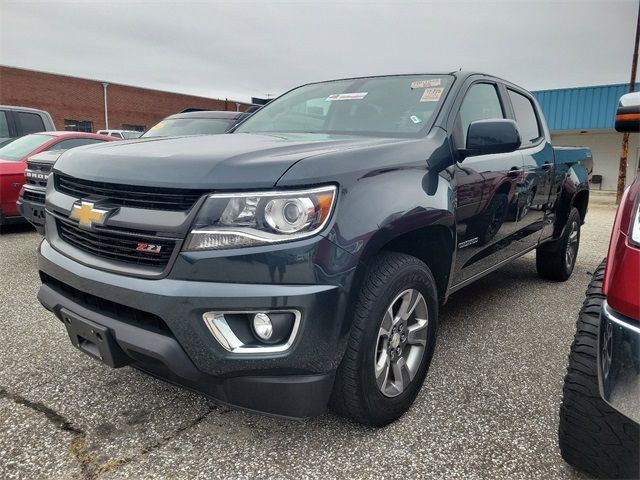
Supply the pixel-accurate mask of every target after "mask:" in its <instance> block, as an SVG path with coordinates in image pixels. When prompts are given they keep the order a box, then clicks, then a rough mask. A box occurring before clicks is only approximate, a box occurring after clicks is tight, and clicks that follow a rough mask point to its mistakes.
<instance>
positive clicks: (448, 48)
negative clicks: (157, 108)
mask: <svg viewBox="0 0 640 480" xmlns="http://www.w3.org/2000/svg"><path fill="white" fill-rule="evenodd" d="M637 15H638V0H628V1H627V0H601V1H588V0H577V1H543V0H537V1H518V0H510V1H508V0H505V1H502V2H489V1H480V0H478V1H465V2H462V1H446V0H440V1H400V0H397V1H373V0H370V1H357V0H353V1H346V0H345V1H342V2H337V1H329V0H325V1H291V0H290V1H277V0H270V1H243V0H235V1H214V0H210V1H189V0H183V1H162V0H156V1H148V0H147V1H141V0H128V1H116V0H112V1H101V0H92V1H77V0H76V1H69V0H67V1H58V0H49V1H29V0H21V1H11V0H0V64H2V65H9V66H16V67H23V68H30V69H34V70H41V71H45V72H53V73H61V74H67V75H72V76H79V77H84V78H91V79H97V80H103V81H109V82H113V83H123V84H128V85H136V86H143V87H147V88H155V89H159V90H167V91H175V92H181V93H189V94H193V95H201V96H206V97H215V98H229V99H234V100H239V101H248V100H250V97H251V96H257V97H265V96H267V95H270V96H277V95H279V94H281V93H283V92H285V91H287V90H288V89H290V88H293V87H295V86H297V85H301V84H304V83H308V82H313V81H320V80H327V79H333V78H343V77H353V76H363V75H378V74H393V73H427V72H435V73H441V72H449V71H452V70H458V69H460V68H463V69H465V70H479V71H483V72H487V73H490V74H493V75H497V76H500V77H503V78H505V79H507V80H510V81H512V82H514V83H516V84H519V85H521V86H523V87H524V88H527V89H529V90H540V89H549V88H565V87H572V86H585V85H597V84H606V83H626V82H628V81H629V76H630V69H631V57H632V53H633V42H634V36H635V26H636V19H637ZM0 81H1V79H0Z"/></svg>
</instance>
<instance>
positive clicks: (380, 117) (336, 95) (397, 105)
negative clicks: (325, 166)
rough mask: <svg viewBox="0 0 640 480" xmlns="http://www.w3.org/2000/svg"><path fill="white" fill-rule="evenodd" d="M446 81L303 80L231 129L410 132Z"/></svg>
mask: <svg viewBox="0 0 640 480" xmlns="http://www.w3.org/2000/svg"><path fill="white" fill-rule="evenodd" d="M451 82H452V77H450V76H447V75H406V76H400V77H377V78H358V79H352V80H339V81H335V82H326V83H316V84H312V85H305V86H303V87H300V88H296V89H295V90H292V91H291V92H289V93H287V94H285V95H283V96H282V97H280V98H278V99H276V100H274V101H273V102H271V103H269V104H268V105H266V106H264V107H262V108H261V109H260V110H258V111H257V112H256V113H254V114H253V116H252V117H250V118H249V119H247V120H246V121H245V122H244V123H243V124H242V125H240V127H238V129H237V130H236V132H244V133H252V132H308V133H338V134H365V135H366V134H373V135H389V136H401V137H404V136H415V135H417V134H419V133H421V132H423V130H424V129H425V126H426V125H427V124H428V123H429V121H430V120H431V117H432V116H433V114H434V112H435V111H436V109H437V108H438V107H439V105H440V103H441V101H442V100H443V99H444V97H445V94H446V92H447V89H448V87H449V85H450V84H451Z"/></svg>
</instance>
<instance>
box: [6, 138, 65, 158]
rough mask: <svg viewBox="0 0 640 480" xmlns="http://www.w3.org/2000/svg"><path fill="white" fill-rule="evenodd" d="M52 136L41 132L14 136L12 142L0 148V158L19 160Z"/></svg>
mask: <svg viewBox="0 0 640 480" xmlns="http://www.w3.org/2000/svg"><path fill="white" fill-rule="evenodd" d="M52 138H54V137H52V136H51V135H42V134H31V135H25V136H24V137H20V138H16V139H15V140H14V141H13V142H11V143H8V144H6V145H4V146H3V147H2V148H0V158H1V159H2V160H14V161H17V160H20V159H22V158H24V157H26V156H27V155H29V154H30V153H31V152H33V151H34V150H35V149H36V148H38V147H41V146H42V145H44V144H45V143H47V142H48V141H49V140H51V139H52Z"/></svg>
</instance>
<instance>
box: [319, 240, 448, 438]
mask: <svg viewBox="0 0 640 480" xmlns="http://www.w3.org/2000/svg"><path fill="white" fill-rule="evenodd" d="M437 324H438V302H437V292H436V283H435V280H434V278H433V275H432V273H431V271H430V270H429V267H427V265H425V264H424V263H423V262H421V261H420V260H418V259H417V258H415V257H412V256H410V255H404V254H400V253H394V252H384V253H382V254H380V255H379V256H378V257H377V258H376V260H375V261H374V263H373V265H372V266H371V268H370V270H369V274H368V276H367V278H366V279H365V281H364V284H363V286H362V288H361V290H360V293H359V296H358V300H357V304H356V308H355V313H354V318H353V325H352V328H351V334H350V338H349V342H348V346H347V351H346V353H345V356H344V358H343V360H342V363H341V364H340V367H339V368H338V372H337V376H336V382H335V385H334V390H333V394H332V397H331V406H332V408H333V410H335V411H336V412H337V413H339V414H342V415H344V416H346V417H349V418H351V419H353V420H355V421H357V422H359V423H363V424H366V425H372V426H378V427H381V426H384V425H387V424H389V423H391V422H393V421H394V420H396V419H397V418H399V417H400V416H401V415H402V414H403V413H405V412H406V411H407V410H408V409H409V407H410V406H411V404H412V403H413V401H414V400H415V398H416V396H417V394H418V392H419V390H420V387H421V386H422V383H423V382H424V378H425V376H426V374H427V370H428V368H429V364H430V363H431V357H432V356H433V350H434V348H435V339H436V330H437Z"/></svg>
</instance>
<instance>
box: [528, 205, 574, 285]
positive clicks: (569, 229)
mask: <svg viewBox="0 0 640 480" xmlns="http://www.w3.org/2000/svg"><path fill="white" fill-rule="evenodd" d="M581 223H582V219H581V217H580V212H578V209H576V208H572V209H571V212H569V218H568V219H567V224H566V226H565V229H564V232H563V234H562V236H561V237H560V238H559V239H558V240H556V241H555V242H552V243H545V244H544V245H541V246H540V247H538V249H537V250H536V270H537V271H538V275H540V276H541V277H542V278H546V279H548V280H555V281H557V282H564V281H565V280H568V279H569V277H570V276H571V274H572V273H573V268H574V267H575V265H576V258H577V256H578V248H579V247H580V224H581Z"/></svg>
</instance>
